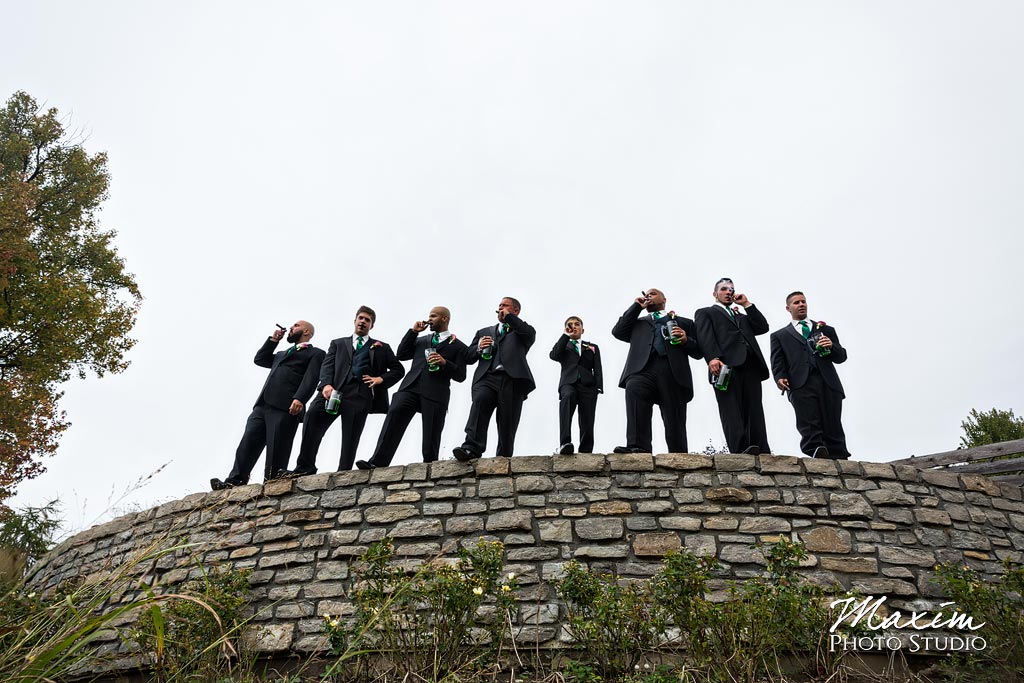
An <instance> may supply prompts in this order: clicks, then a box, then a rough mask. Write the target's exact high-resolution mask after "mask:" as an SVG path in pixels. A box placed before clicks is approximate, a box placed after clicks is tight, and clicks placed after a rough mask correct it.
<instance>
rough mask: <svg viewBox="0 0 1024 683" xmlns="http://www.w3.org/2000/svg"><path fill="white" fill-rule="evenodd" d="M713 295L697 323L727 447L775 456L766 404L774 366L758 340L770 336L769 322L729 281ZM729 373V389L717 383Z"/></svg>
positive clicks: (720, 284) (716, 286) (726, 279)
mask: <svg viewBox="0 0 1024 683" xmlns="http://www.w3.org/2000/svg"><path fill="white" fill-rule="evenodd" d="M712 296H713V297H714V299H715V304H714V305H713V306H708V307H707V308H701V309H699V310H698V311H697V313H696V314H695V315H694V316H693V319H694V322H695V323H696V325H697V336H698V338H700V347H701V349H702V350H703V351H704V359H705V360H707V362H708V380H709V381H710V382H711V383H712V385H714V386H715V400H717V401H718V415H719V417H720V418H721V420H722V431H724V432H725V442H726V444H728V446H729V452H731V453H750V454H752V455H757V454H758V453H771V449H770V448H769V447H768V431H767V429H766V428H765V426H764V406H762V405H761V382H763V381H764V380H766V379H768V365H767V364H766V363H765V362H764V356H763V355H762V354H761V347H760V346H758V344H757V338H756V336H757V335H759V334H764V333H765V332H767V331H768V321H767V320H765V318H764V315H762V314H761V311H759V310H757V306H755V305H754V304H752V303H751V302H750V300H749V299H748V298H747V296H746V295H745V294H736V290H735V287H734V286H733V283H732V280H730V279H729V278H727V277H724V278H722V279H721V280H719V281H718V282H716V283H715V290H714V292H712ZM733 304H737V305H733ZM740 306H742V309H741V308H740ZM723 372H726V373H727V375H726V377H728V380H729V381H728V384H727V385H726V386H725V387H724V388H723V387H722V382H719V383H717V384H716V380H717V379H718V378H719V375H720V374H721V373H723ZM723 379H725V378H724V377H723Z"/></svg>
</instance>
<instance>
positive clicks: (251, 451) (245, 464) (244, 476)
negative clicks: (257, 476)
mask: <svg viewBox="0 0 1024 683" xmlns="http://www.w3.org/2000/svg"><path fill="white" fill-rule="evenodd" d="M298 427H299V416H298V415H290V414H288V411H287V410H279V409H277V408H273V407H271V406H268V405H267V404H265V403H260V404H259V405H256V406H254V407H253V409H252V412H251V413H250V414H249V418H248V419H247V420H246V421H245V431H244V432H242V440H241V441H239V443H238V448H237V449H236V450H235V462H234V465H232V467H231V472H230V474H228V479H232V480H235V481H246V482H247V481H249V475H250V474H251V473H252V468H253V467H255V465H256V461H257V460H259V459H260V453H262V452H263V448H264V447H266V449H267V459H266V462H265V464H264V468H263V478H264V479H270V477H271V476H272V475H273V474H274V473H275V472H277V471H279V470H286V469H288V458H289V457H290V456H291V453H292V441H293V440H294V439H295V431H296V430H297V429H298Z"/></svg>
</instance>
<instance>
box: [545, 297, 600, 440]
mask: <svg viewBox="0 0 1024 683" xmlns="http://www.w3.org/2000/svg"><path fill="white" fill-rule="evenodd" d="M582 336H583V320H582V319H581V318H578V317H576V316H570V317H569V318H567V319H566V321H565V332H563V333H562V336H561V337H559V338H558V341H556V342H555V346H554V347H553V348H552V349H551V353H550V354H549V356H550V358H551V360H553V361H556V362H558V363H560V364H561V366H562V374H561V376H560V377H559V379H558V434H559V442H560V443H561V446H559V447H558V453H559V455H569V454H570V453H572V452H573V446H572V416H573V413H575V412H576V406H577V405H579V409H580V451H579V452H580V453H593V452H594V416H595V414H596V412H597V395H598V394H603V393H604V376H603V374H602V372H601V353H600V351H599V350H598V348H597V345H596V344H592V343H591V342H588V341H583V340H582V339H581V337H582Z"/></svg>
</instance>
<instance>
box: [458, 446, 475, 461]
mask: <svg viewBox="0 0 1024 683" xmlns="http://www.w3.org/2000/svg"><path fill="white" fill-rule="evenodd" d="M452 455H454V456H455V459H456V460H458V461H459V462H468V461H470V460H475V459H476V458H479V457H480V454H479V453H474V452H473V451H471V450H469V449H468V448H465V447H463V446H456V447H455V448H453V449H452Z"/></svg>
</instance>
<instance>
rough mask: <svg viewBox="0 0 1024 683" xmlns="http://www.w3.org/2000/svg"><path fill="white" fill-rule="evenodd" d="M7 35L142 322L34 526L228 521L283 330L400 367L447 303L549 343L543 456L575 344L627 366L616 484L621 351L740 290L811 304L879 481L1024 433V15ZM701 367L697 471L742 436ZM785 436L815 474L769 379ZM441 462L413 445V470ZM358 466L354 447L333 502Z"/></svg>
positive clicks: (929, 9) (539, 372)
mask: <svg viewBox="0 0 1024 683" xmlns="http://www.w3.org/2000/svg"><path fill="white" fill-rule="evenodd" d="M6 4H7V6H6V7H5V9H4V23H5V24H6V26H7V27H8V29H9V30H8V31H6V32H5V39H4V40H3V41H2V42H0V64H3V65H4V66H3V69H2V70H0V95H2V96H3V97H4V98H5V99H6V98H7V97H9V96H10V94H11V93H13V92H14V91H15V90H18V89H24V90H26V91H28V92H29V93H30V94H32V95H33V96H34V97H36V98H37V99H38V100H39V101H40V102H41V103H44V104H45V105H46V106H55V107H57V108H59V109H60V111H61V112H62V113H64V114H66V115H69V116H70V121H71V127H72V128H76V129H81V130H83V131H84V132H85V134H86V135H87V142H86V146H87V148H88V149H89V150H90V151H92V152H96V151H101V150H105V151H107V152H108V153H109V156H110V170H111V173H112V176H113V184H112V190H111V196H110V200H109V201H108V202H107V204H106V207H105V211H104V215H103V223H104V225H105V226H106V227H108V228H114V229H116V230H117V231H118V233H119V235H118V238H117V245H118V247H119V249H120V253H121V254H122V255H123V256H124V258H125V259H126V261H127V264H128V268H129V270H131V271H132V272H134V273H135V274H136V275H137V277H138V281H139V284H140V286H141V288H142V291H143V294H144V295H145V297H146V300H145V302H144V304H143V308H142V312H141V315H140V317H139V321H138V325H137V326H136V328H135V336H136V337H137V338H138V339H139V344H138V345H137V346H136V347H135V348H134V349H133V350H132V351H131V352H130V354H129V356H128V357H129V359H130V360H131V366H130V367H129V368H128V370H127V371H126V372H124V373H123V374H121V375H117V376H108V377H105V378H103V379H102V380H95V379H91V380H87V381H77V382H72V383H70V384H68V385H67V388H66V389H67V393H66V396H65V398H64V400H63V402H62V406H63V407H64V408H65V409H66V410H67V413H68V416H69V418H70V419H71V421H72V422H73V426H72V427H71V428H70V429H69V430H68V431H67V432H66V434H65V435H64V437H63V439H62V442H61V446H60V449H59V451H58V453H57V454H56V456H55V457H53V458H52V459H50V460H49V461H48V462H47V463H46V464H47V466H48V468H49V471H48V472H47V473H46V474H45V475H43V476H41V477H40V478H38V479H37V480H34V481H31V482H27V483H25V484H23V485H22V487H21V493H20V495H19V496H18V497H17V498H16V499H15V503H16V504H39V503H42V502H44V501H46V500H48V499H50V498H52V497H55V496H59V497H60V499H61V500H62V501H63V503H64V505H65V509H66V516H67V524H68V526H69V527H70V528H81V527H84V526H88V525H90V524H92V523H94V522H96V521H101V520H103V519H106V518H107V517H109V516H110V515H112V514H114V513H118V512H123V511H125V510H130V509H135V508H139V507H143V508H144V507H148V506H150V505H153V504H155V503H158V502H161V501H164V500H168V499H173V498H179V497H182V496H184V495H186V494H188V493H192V492H195V491H202V490H206V489H207V487H208V480H209V478H210V477H211V476H224V475H225V474H226V473H227V471H228V469H229V468H230V465H231V460H232V457H233V454H234V450H235V447H236V445H237V442H238V439H239V437H240V436H241V433H242V427H243V424H244V421H245V418H246V416H247V415H248V413H249V411H250V409H251V406H252V403H253V401H254V399H255V397H256V394H257V392H258V390H259V388H260V386H261V385H262V383H263V381H264V379H265V376H266V370H263V369H261V368H258V367H256V366H254V365H253V364H252V356H253V354H254V353H255V351H256V349H257V348H258V347H259V345H260V344H261V343H262V341H263V339H264V338H265V337H266V335H267V334H269V332H271V331H272V330H273V325H274V323H275V322H278V323H281V324H283V325H288V324H290V323H291V322H293V321H294V320H295V319H297V318H306V319H308V320H310V321H312V322H313V323H314V324H315V325H316V326H317V330H318V332H317V335H316V337H315V339H314V343H315V344H316V345H318V346H320V347H321V348H326V347H327V345H328V343H329V341H330V339H331V338H334V337H339V336H343V335H347V334H350V333H351V321H352V319H353V317H354V313H355V309H356V308H357V307H358V306H359V305H360V304H362V303H366V304H368V305H370V306H372V307H374V308H375V309H376V310H377V313H378V322H377V326H376V327H375V328H374V330H373V334H374V336H375V337H377V338H380V339H383V340H385V341H387V342H389V343H391V345H392V346H393V347H395V346H397V344H398V341H399V339H400V338H401V336H402V334H403V333H404V332H405V330H406V329H407V328H408V327H409V325H410V324H411V323H412V321H413V320H416V319H418V318H421V317H423V316H425V314H426V312H427V311H428V310H429V308H430V307H431V306H433V305H447V306H449V307H450V308H451V309H452V311H453V322H452V330H453V331H454V332H455V333H456V334H457V335H459V336H460V337H462V338H463V339H465V340H467V341H468V338H469V337H471V336H472V334H473V332H474V331H475V330H476V329H477V328H479V327H481V326H483V325H485V324H488V323H490V322H493V320H494V313H493V311H494V310H495V307H496V304H497V302H498V300H499V299H500V297H501V296H503V295H512V296H516V297H517V298H519V299H520V300H521V301H522V302H523V312H522V316H523V318H524V319H525V320H527V321H528V322H530V323H531V324H533V325H534V326H535V327H536V328H537V330H538V336H537V344H536V346H535V347H534V349H533V351H532V353H531V354H530V357H529V358H530V361H531V364H532V367H533V371H534V374H535V376H536V378H537V384H538V387H537V390H536V392H535V393H534V394H533V395H531V397H530V399H529V400H528V401H527V402H526V404H525V407H524V411H523V418H522V423H521V426H520V430H519V437H518V440H517V447H516V452H517V453H518V454H522V455H525V454H546V453H550V452H552V450H553V449H554V448H555V447H556V446H557V445H558V443H557V442H558V438H557V437H558V428H557V423H558V420H557V394H556V384H557V378H558V372H557V371H558V367H557V365H556V364H555V363H553V362H551V361H550V360H548V358H547V353H548V351H549V349H550V348H551V345H552V344H553V343H554V341H555V340H556V339H557V337H558V335H559V334H560V331H561V323H562V320H563V319H564V318H565V317H566V316H567V315H570V314H577V315H581V316H582V317H583V319H584V321H585V326H586V334H585V338H587V339H590V340H593V341H594V342H596V343H597V344H598V345H600V346H602V349H603V352H604V362H605V372H606V375H607V381H606V385H607V392H606V394H605V395H604V396H603V397H602V398H601V400H600V401H599V404H598V428H597V450H599V451H610V450H611V448H612V447H613V446H615V445H619V444H622V443H623V442H624V431H625V428H624V416H623V394H622V391H621V390H619V389H617V388H616V386H615V385H616V383H617V381H616V380H617V378H618V375H619V372H620V371H621V368H622V363H623V362H624V359H625V353H626V349H627V347H626V345H625V344H623V343H620V342H617V341H615V340H614V339H613V338H612V337H611V333H610V331H611V327H612V325H613V324H614V322H615V320H616V319H617V318H618V316H619V315H620V314H621V313H622V311H623V310H624V309H625V308H626V307H627V306H628V305H629V303H630V302H631V300H632V299H633V297H635V296H636V295H637V294H638V293H639V291H640V290H641V289H644V288H647V287H659V288H662V289H663V290H664V291H665V292H666V294H667V295H668V298H669V303H668V305H669V308H672V309H674V310H676V311H677V312H679V313H681V314H685V315H686V316H688V317H692V315H693V311H694V310H695V309H696V308H698V307H701V306H706V305H709V303H710V302H711V296H710V295H711V290H712V286H713V284H714V282H715V280H716V279H717V278H719V277H720V276H723V275H727V276H730V277H732V278H733V279H734V280H735V281H736V284H737V287H738V290H739V291H742V292H745V293H747V294H748V296H749V297H750V299H751V300H752V301H753V302H754V303H756V304H758V306H759V308H761V310H762V311H763V312H764V313H765V315H766V316H767V318H768V320H769V322H770V323H771V326H772V329H777V328H778V327H780V326H782V325H783V324H785V323H786V321H787V320H788V316H787V314H786V312H785V310H784V298H785V295H786V294H787V293H788V292H789V291H791V290H793V289H802V290H804V291H805V292H806V293H807V295H808V301H809V304H810V315H811V317H812V318H815V319H824V320H827V321H828V322H829V323H830V324H833V325H835V326H836V328H837V330H838V332H839V335H840V338H841V340H842V342H843V344H844V346H846V347H847V348H848V350H849V353H850V360H849V361H848V362H847V363H846V364H845V365H843V366H841V368H840V374H841V376H842V378H843V382H844V384H845V386H846V390H847V396H848V398H847V401H846V403H845V420H844V423H845V427H846V431H847V435H848V442H849V445H850V448H851V450H852V452H853V453H854V457H856V458H858V459H864V460H891V459H895V458H899V457H905V456H907V455H910V454H911V453H917V454H923V453H929V452H935V451H942V450H947V449H952V448H954V447H956V445H957V442H958V438H959V435H960V421H961V420H962V419H963V418H964V417H965V415H966V414H967V412H968V410H969V409H971V408H978V409H988V408H991V407H993V406H996V407H1000V408H1003V409H1006V408H1014V409H1015V410H1017V411H1018V412H1020V410H1021V408H1022V406H1021V402H1020V398H1021V394H1020V386H1021V383H1022V380H1024V372H1022V364H1021V361H1020V357H1021V356H1020V349H1019V345H1020V340H1021V337H1022V335H1021V328H1022V324H1021V321H1020V319H1019V304H1015V303H1014V302H1015V301H1016V300H1017V299H1018V297H1019V295H1020V292H1021V289H1022V287H1021V285H1022V284H1024V276H1022V267H1021V245H1022V238H1021V235H1020V233H1019V232H1018V226H1019V225H1020V224H1021V222H1022V221H1021V219H1022V217H1024V192H1022V191H1021V187H1022V180H1024V132H1022V131H1024V126H1022V125H1021V122H1022V121H1024V86H1022V83H1024V81H1022V79H1021V78H1020V73H1021V68H1022V66H1024V41H1021V40H1020V27H1021V25H1022V20H1024V5H1021V4H1020V3H1017V2H977V3H970V4H964V3H954V2H934V1H927V2H923V1H922V2H898V3H894V2H828V3H823V2H786V3H760V2H750V3H741V2H715V3H706V2H702V3H695V2H686V3H683V2H646V3H610V2H594V1H592V0H587V1H585V2H560V3H551V2H544V3H539V2H522V3H482V2H459V3H456V2H448V3H437V2H396V3H326V2H323V3H311V2H301V3H287V4H285V3H256V2H244V3H242V2H236V3H227V2H217V3H212V2H174V3H163V4H162V5H159V6H158V5H156V4H154V3H136V2H103V3H98V2H96V3H81V2H33V3H6ZM1014 310H1018V313H1014V312H1013V311H1014ZM761 344H762V350H763V351H764V353H765V355H766V356H767V353H768V335H765V336H764V337H762V338H761ZM282 348H283V346H282ZM692 367H693V371H694V375H695V378H696V379H697V382H696V383H697V387H696V397H695V398H694V400H693V402H692V403H690V406H689V422H688V435H689V443H690V448H691V450H697V451H699V450H701V449H703V448H704V447H705V446H706V445H707V443H708V440H709V439H710V440H712V441H713V442H714V444H715V445H716V446H718V445H720V444H721V443H723V442H724V438H723V436H722V432H721V426H720V424H719V420H718V414H717V409H716V406H715V401H714V397H713V390H712V389H711V388H710V387H709V386H707V385H706V384H704V383H703V382H702V381H700V379H701V378H702V377H703V363H700V364H698V363H696V362H693V363H692ZM469 389H470V386H469V382H468V381H467V382H466V383H465V384H463V385H457V386H456V387H455V389H454V391H453V397H452V402H451V405H450V409H449V414H448V424H447V427H446V429H445V432H444V436H443V439H442V454H444V453H449V452H450V449H451V447H452V446H455V445H458V444H460V443H461V441H462V438H463V427H464V425H465V420H466V416H467V413H468V410H469ZM764 404H765V411H766V414H767V422H768V434H769V440H770V443H771V445H772V448H773V450H774V452H776V453H780V454H796V453H798V452H799V449H798V443H799V436H798V434H797V432H796V429H795V426H794V418H793V413H792V409H791V408H790V406H789V404H788V403H787V402H786V401H785V400H784V399H783V398H781V397H780V396H779V392H778V391H777V390H774V389H773V385H772V384H771V383H770V382H766V383H765V384H764ZM382 419H383V417H382V416H372V417H371V418H370V419H369V421H368V423H367V427H366V430H365V432H364V434H363V439H362V443H361V445H360V451H359V456H358V457H360V458H366V457H368V456H369V455H370V454H371V453H372V450H373V447H374V444H375V443H376V439H377V435H378V433H379V428H380V424H381V422H382ZM654 430H655V435H656V438H655V450H659V449H664V447H665V445H664V439H663V436H662V430H661V423H660V419H659V418H657V417H656V418H655V426H654ZM419 438H420V429H419V421H418V419H417V420H416V421H414V423H413V425H412V427H411V428H410V430H409V432H408V433H407V435H406V438H405V440H404V441H403V444H402V447H401V449H400V451H399V455H398V457H397V458H396V464H402V463H407V462H414V461H418V460H419ZM493 445H494V431H493V427H492V437H491V441H490V444H489V450H490V451H491V452H490V453H489V454H493ZM339 448H340V435H339V432H338V427H337V425H336V426H335V427H333V428H332V431H331V432H330V434H329V435H328V437H327V438H326V439H325V441H324V444H323V446H322V447H321V451H320V458H319V461H318V465H319V466H320V468H321V471H327V470H330V469H333V467H334V466H335V465H336V462H337V457H338V451H339ZM297 450H298V438H297V439H296V447H295V451H296V452H297ZM293 462H294V460H293ZM165 463H169V464H168V465H167V467H166V468H164V469H163V470H162V471H160V472H159V473H158V474H156V476H154V477H152V478H151V479H149V480H148V483H147V484H146V485H145V486H144V487H142V488H141V489H137V490H134V491H133V492H131V493H130V494H129V495H128V496H127V497H125V498H121V494H122V493H123V492H124V491H125V490H127V489H132V488H133V482H136V481H137V480H139V479H140V478H144V477H146V476H147V475H148V474H150V473H153V472H154V471H155V470H157V469H158V468H159V467H160V466H161V465H163V464H165ZM261 471H262V461H261V463H260V464H259V465H258V466H257V470H256V472H257V473H258V472H261Z"/></svg>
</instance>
